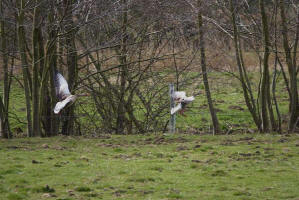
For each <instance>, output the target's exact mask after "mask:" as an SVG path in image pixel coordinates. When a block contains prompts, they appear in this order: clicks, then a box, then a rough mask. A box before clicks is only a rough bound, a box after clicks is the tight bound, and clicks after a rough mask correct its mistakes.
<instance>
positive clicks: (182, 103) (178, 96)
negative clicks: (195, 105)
mask: <svg viewBox="0 0 299 200" xmlns="http://www.w3.org/2000/svg"><path fill="white" fill-rule="evenodd" d="M172 98H173V99H174V101H175V102H177V103H178V105H177V106H175V107H174V108H171V111H170V114H171V115H173V114H175V113H176V112H178V111H180V114H182V115H183V113H184V111H185V108H186V106H187V104H189V103H191V102H192V101H194V99H195V98H194V96H190V97H187V96H186V92H184V91H176V92H174V94H173V95H172Z"/></svg>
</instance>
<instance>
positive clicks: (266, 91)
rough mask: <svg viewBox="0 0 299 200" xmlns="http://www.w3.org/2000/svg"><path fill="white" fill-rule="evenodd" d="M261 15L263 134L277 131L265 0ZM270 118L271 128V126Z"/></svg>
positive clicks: (261, 1)
mask: <svg viewBox="0 0 299 200" xmlns="http://www.w3.org/2000/svg"><path fill="white" fill-rule="evenodd" d="M259 6H260V13H261V17H262V29H263V41H264V58H263V72H262V83H261V96H260V98H261V118H262V130H263V132H269V131H270V130H275V129H276V124H275V119H274V114H273V109H272V104H271V94H270V72H269V56H270V50H269V47H270V45H271V44H270V38H269V29H268V20H267V15H266V11H265V6H264V0H259ZM269 117H270V122H271V127H270V124H269Z"/></svg>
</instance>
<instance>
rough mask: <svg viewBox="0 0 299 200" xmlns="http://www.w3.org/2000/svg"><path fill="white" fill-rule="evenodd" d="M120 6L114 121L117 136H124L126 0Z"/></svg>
mask: <svg viewBox="0 0 299 200" xmlns="http://www.w3.org/2000/svg"><path fill="white" fill-rule="evenodd" d="M121 2H122V3H121V5H122V31H121V32H122V38H121V47H120V48H121V49H120V51H121V58H120V64H121V67H120V92H119V102H118V115H117V120H116V126H117V127H116V131H117V133H118V134H124V128H125V127H124V123H125V103H126V102H125V90H126V82H127V80H126V78H127V39H128V36H127V23H128V22H127V21H128V19H127V18H128V13H127V0H122V1H121Z"/></svg>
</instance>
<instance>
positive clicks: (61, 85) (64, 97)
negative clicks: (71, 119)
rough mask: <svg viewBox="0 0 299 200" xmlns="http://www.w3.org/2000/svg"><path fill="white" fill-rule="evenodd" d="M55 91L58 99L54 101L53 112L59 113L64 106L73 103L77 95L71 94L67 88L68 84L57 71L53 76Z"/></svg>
mask: <svg viewBox="0 0 299 200" xmlns="http://www.w3.org/2000/svg"><path fill="white" fill-rule="evenodd" d="M54 84H55V91H56V95H57V97H58V99H59V102H57V103H56V105H55V108H54V113H55V114H59V112H60V111H61V110H62V109H63V108H64V107H65V106H66V105H68V104H69V105H71V104H73V103H74V102H75V101H76V99H77V96H76V95H72V94H71V93H70V90H69V86H68V84H67V82H66V80H65V78H64V77H63V76H62V75H61V74H60V73H59V72H56V73H55V77H54Z"/></svg>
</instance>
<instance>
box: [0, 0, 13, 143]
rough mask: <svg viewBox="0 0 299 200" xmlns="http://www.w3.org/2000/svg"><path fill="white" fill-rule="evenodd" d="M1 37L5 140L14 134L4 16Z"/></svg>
mask: <svg viewBox="0 0 299 200" xmlns="http://www.w3.org/2000/svg"><path fill="white" fill-rule="evenodd" d="M0 12H1V13H3V2H2V0H1V1H0ZM0 26H1V27H0V37H1V52H2V62H3V63H2V66H3V85H4V89H3V99H2V97H1V96H0V101H1V102H0V113H1V114H0V121H1V122H0V123H1V126H0V136H2V137H3V138H11V137H12V134H11V132H10V127H9V120H8V106H9V93H10V83H9V74H8V52H7V41H6V40H7V38H6V33H5V21H4V16H2V18H1V22H0Z"/></svg>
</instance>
